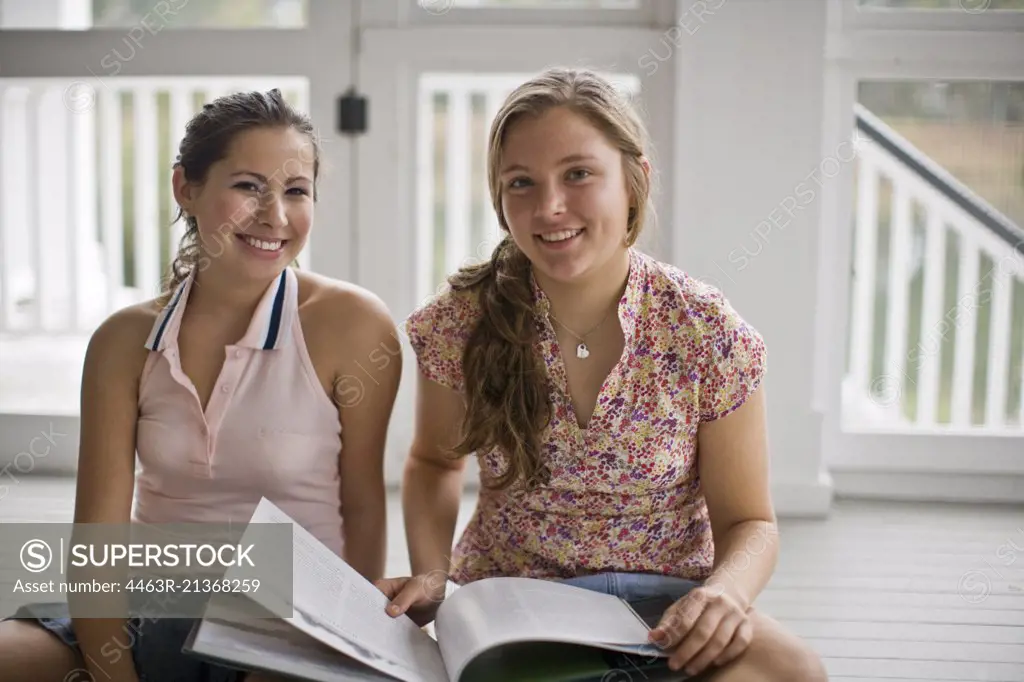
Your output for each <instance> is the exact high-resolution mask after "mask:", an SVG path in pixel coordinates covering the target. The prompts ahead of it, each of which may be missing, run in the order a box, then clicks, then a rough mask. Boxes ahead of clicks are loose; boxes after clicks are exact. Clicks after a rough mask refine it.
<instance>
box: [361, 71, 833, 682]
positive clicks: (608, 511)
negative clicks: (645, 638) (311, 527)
mask: <svg viewBox="0 0 1024 682" xmlns="http://www.w3.org/2000/svg"><path fill="white" fill-rule="evenodd" d="M646 144H647V143H646V138H645V132H644V128H643V126H642V124H641V122H640V120H639V118H638V117H637V115H636V114H635V112H634V111H633V110H632V109H631V108H630V106H629V104H628V102H626V101H625V100H624V98H623V97H621V96H620V95H619V94H618V92H617V91H616V89H615V88H614V87H613V86H612V85H611V84H609V83H608V82H607V81H606V80H604V79H602V78H600V77H598V76H597V75H595V74H593V73H591V72H587V71H580V70H569V69H551V70H548V71H546V72H544V73H543V74H540V75H538V76H537V77H535V78H533V79H531V80H529V81H528V82H526V83H524V84H522V85H521V86H519V87H518V88H516V89H515V90H514V91H513V92H512V93H511V94H510V95H509V97H508V98H507V99H506V101H505V103H504V105H503V106H502V108H501V109H500V110H499V112H498V114H497V116H496V118H495V120H494V122H493V125H492V127H491V130H490V139H489V164H488V179H489V184H490V190H491V198H492V201H493V205H494V210H495V211H496V213H497V216H498V220H499V224H500V226H501V229H502V230H503V231H504V232H505V236H504V239H503V240H502V242H501V243H500V245H499V246H498V247H497V248H496V249H495V251H494V253H493V256H492V258H491V259H490V261H488V262H485V263H482V264H479V265H475V266H472V267H466V268H463V269H461V270H460V271H459V272H457V273H455V274H454V275H452V276H451V277H450V278H449V283H450V286H449V287H447V288H446V289H445V290H444V291H443V292H442V293H440V294H439V295H438V296H436V297H434V298H433V299H432V300H430V301H429V302H427V303H425V304H424V305H422V306H420V307H419V308H418V309H417V310H416V311H415V312H414V313H413V315H411V316H410V318H409V320H408V322H407V327H406V330H407V332H408V335H409V338H410V340H411V342H412V346H413V348H414V349H415V352H416V355H417V362H418V366H419V369H420V376H419V380H418V388H417V394H418V397H417V413H416V426H415V437H414V442H413V445H412V449H411V454H410V458H409V460H408V463H407V467H406V470H405V480H404V493H403V494H404V506H405V523H406V535H407V537H408V542H409V549H410V555H411V561H412V573H413V576H411V577H403V578H390V579H386V580H382V581H379V582H378V587H379V588H380V589H381V590H382V591H383V592H384V593H385V594H386V595H387V596H388V598H389V600H390V601H391V606H390V607H389V612H390V613H392V614H393V615H397V614H399V613H407V614H409V615H410V616H412V617H413V618H414V619H416V620H418V621H419V622H425V621H428V620H430V619H431V618H432V617H433V613H434V612H435V610H436V607H437V605H438V603H439V601H440V600H441V599H443V593H442V588H443V586H442V585H439V584H438V583H439V582H441V581H437V580H432V579H431V578H432V577H433V576H435V575H437V573H438V572H440V571H443V572H445V574H447V575H448V576H449V577H450V579H451V580H452V581H453V582H454V583H456V584H466V583H468V582H471V581H474V580H478V579H481V578H487V577H491V576H529V577H535V578H543V579H552V580H562V581H566V582H568V583H570V584H575V585H578V586H581V587H585V588H589V589H596V590H602V591H609V592H613V593H615V594H618V595H619V596H622V597H625V598H627V599H636V598H642V597H646V596H655V595H661V596H671V597H672V598H673V599H675V600H676V601H675V602H674V604H673V606H672V607H671V608H669V609H668V610H667V611H666V612H665V614H664V616H663V618H662V621H661V623H660V624H659V626H658V627H657V628H655V629H654V630H653V631H652V638H653V639H654V641H655V642H657V643H658V644H660V645H662V646H665V647H668V648H670V649H671V650H672V654H671V659H670V666H671V667H672V668H673V669H684V668H685V670H686V671H687V672H688V673H690V674H699V673H707V674H709V675H710V677H709V679H712V680H716V681H722V682H724V681H728V680H751V679H758V680H780V681H781V680H785V681H786V682H797V681H802V680H806V681H816V680H821V679H826V674H825V671H824V669H823V667H822V663H821V661H820V660H819V658H818V657H817V656H816V655H815V654H814V652H813V651H812V650H811V649H810V648H809V647H808V646H807V645H806V644H805V643H804V642H802V641H801V640H799V639H797V638H796V637H794V636H793V635H792V634H790V633H788V632H787V631H786V630H785V629H784V628H783V627H781V626H780V624H779V623H777V622H776V621H774V620H773V619H771V618H770V617H768V616H767V615H765V614H763V613H761V612H760V611H758V610H757V609H756V608H754V606H753V605H754V602H755V599H756V598H757V596H758V594H759V593H760V592H761V590H762V589H763V588H764V586H765V584H766V583H767V582H768V579H769V577H770V575H771V573H772V570H773V568H774V565H775V560H776V555H777V543H776V536H777V533H776V525H775V523H776V520H775V514H774V510H773V507H772V503H771V500H770V496H769V487H768V447H767V438H766V428H765V396H764V389H763V387H762V378H763V376H764V373H765V368H766V350H765V345H764V343H763V340H762V338H761V336H760V335H759V334H758V332H757V331H756V330H755V329H753V328H752V327H751V326H750V325H748V324H747V323H746V322H745V321H744V320H743V319H742V318H741V316H740V315H739V314H738V313H737V312H736V311H735V310H734V309H733V308H732V307H731V306H730V305H729V303H728V301H727V300H726V299H725V298H724V297H723V295H722V293H721V292H720V291H718V290H716V289H715V288H713V287H711V286H709V285H707V284H704V283H702V282H700V281H698V280H696V279H694V278H692V277H690V276H689V275H687V274H686V273H685V272H683V271H681V270H679V269H677V268H675V267H673V266H671V265H668V264H665V263H661V262H658V261H656V260H655V259H653V258H651V257H650V256H648V255H645V254H644V253H642V252H640V251H639V250H638V249H637V248H636V247H635V246H634V244H635V243H636V241H637V238H638V237H639V235H640V233H641V230H642V229H643V227H644V222H645V216H646V213H647V206H648V203H649V193H650V185H651V166H650V163H649V161H648V158H647V147H646ZM472 453H475V454H476V455H477V456H478V458H479V461H480V464H481V483H482V487H481V491H480V496H479V501H478V505H477V508H476V511H475V513H474V515H473V517H472V518H471V520H470V521H469V525H468V527H467V528H466V530H465V532H464V533H463V535H462V536H461V538H459V540H458V542H457V544H455V547H454V551H453V550H452V544H453V540H454V530H455V523H456V518H457V514H458V508H459V501H460V496H461V489H462V483H461V478H462V473H463V468H464V465H465V462H466V459H465V456H466V455H469V454H472ZM450 554H451V555H452V556H451V557H450V558H449V555H450Z"/></svg>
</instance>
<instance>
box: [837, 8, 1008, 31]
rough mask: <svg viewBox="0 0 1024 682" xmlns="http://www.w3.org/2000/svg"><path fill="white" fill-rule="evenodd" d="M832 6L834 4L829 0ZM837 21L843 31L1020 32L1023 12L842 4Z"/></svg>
mask: <svg viewBox="0 0 1024 682" xmlns="http://www.w3.org/2000/svg"><path fill="white" fill-rule="evenodd" d="M829 1H830V2H831V1H832V0H829ZM840 3H841V4H840V5H839V7H838V10H839V12H838V14H837V15H836V18H837V20H838V21H839V22H840V24H841V28H842V30H849V31H859V30H875V31H908V30H912V31H996V32H1005V31H1007V30H1009V31H1014V30H1016V31H1020V30H1022V29H1024V10H994V9H991V8H990V7H989V5H990V4H991V0H960V7H957V8H953V9H889V8H881V7H861V6H860V5H859V0H840Z"/></svg>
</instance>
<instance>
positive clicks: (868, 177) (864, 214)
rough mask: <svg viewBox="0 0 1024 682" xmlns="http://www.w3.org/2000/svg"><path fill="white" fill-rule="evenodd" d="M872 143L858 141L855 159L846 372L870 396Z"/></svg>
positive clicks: (874, 188)
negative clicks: (850, 315) (852, 271)
mask: <svg viewBox="0 0 1024 682" xmlns="http://www.w3.org/2000/svg"><path fill="white" fill-rule="evenodd" d="M873 153H874V147H873V146H872V145H862V146H861V148H860V155H859V157H858V161H857V224H856V236H855V238H856V244H855V247H854V248H855V251H854V253H855V255H854V259H855V260H854V263H855V265H854V268H855V281H854V293H853V335H852V344H853V347H852V348H851V357H850V376H851V378H852V381H853V387H854V393H855V395H857V396H858V397H860V396H864V397H866V398H869V397H870V394H869V391H870V381H871V380H870V379H869V376H868V375H869V373H870V372H871V357H872V347H873V344H872V341H871V339H872V328H873V326H874V325H873V321H874V320H873V318H874V310H875V259H876V243H877V239H878V235H877V221H878V182H879V174H878V170H877V167H876V166H875V163H874V159H873V158H872V157H873Z"/></svg>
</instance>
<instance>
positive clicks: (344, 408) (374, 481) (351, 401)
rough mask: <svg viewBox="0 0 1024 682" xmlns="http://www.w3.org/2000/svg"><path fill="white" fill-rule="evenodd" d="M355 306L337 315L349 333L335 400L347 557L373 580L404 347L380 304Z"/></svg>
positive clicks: (380, 553) (382, 548)
mask: <svg viewBox="0 0 1024 682" xmlns="http://www.w3.org/2000/svg"><path fill="white" fill-rule="evenodd" d="M358 308H359V309H358V311H352V312H348V313H346V314H345V315H343V316H341V318H340V319H347V320H348V321H349V328H350V330H351V332H350V333H349V334H348V336H347V342H346V343H345V344H344V346H345V349H344V357H343V358H342V359H341V367H340V371H339V376H338V378H337V380H336V381H335V390H334V399H335V402H336V403H337V404H338V409H339V414H340V418H341V424H342V434H341V435H342V442H343V446H342V452H341V457H340V463H339V468H340V476H341V513H342V517H343V519H344V521H343V523H344V537H345V550H344V551H345V561H346V562H348V563H349V564H350V565H352V566H353V567H354V568H355V569H356V570H357V571H359V573H360V574H362V575H363V576H364V577H365V578H366V579H367V580H370V581H374V580H378V579H380V578H381V577H383V574H384V563H385V559H386V552H387V500H386V492H385V489H384V452H385V444H386V440H387V432H388V424H389V422H390V419H391V412H392V408H393V407H394V403H395V396H396V394H397V393H398V385H399V381H400V380H401V376H402V355H401V351H402V348H401V344H400V343H399V341H398V335H397V332H396V330H395V325H394V323H393V322H392V320H391V316H390V315H389V313H388V311H387V309H386V308H385V307H384V305H383V303H381V302H380V301H379V300H377V299H375V298H365V297H364V298H361V299H360V303H359V306H358ZM351 320H356V322H355V324H352V322H351Z"/></svg>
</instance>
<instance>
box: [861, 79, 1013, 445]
mask: <svg viewBox="0 0 1024 682" xmlns="http://www.w3.org/2000/svg"><path fill="white" fill-rule="evenodd" d="M857 119H858V137H859V138H861V139H864V140H868V142H866V143H864V144H861V145H860V146H859V148H858V153H857V157H856V165H857V174H856V187H855V191H854V206H855V217H854V220H855V230H854V245H853V253H854V254H855V255H854V262H853V264H852V265H853V273H852V274H853V278H854V279H853V287H852V298H851V314H852V319H851V339H852V344H851V349H850V357H849V366H848V370H849V375H848V377H847V386H846V388H847V390H846V392H845V393H844V395H845V399H846V403H845V408H844V409H845V410H846V412H847V415H848V416H850V417H852V418H854V419H856V420H858V421H860V422H865V421H867V422H871V423H873V424H883V425H887V426H888V425H894V424H895V425H899V426H907V425H910V426H927V427H929V428H932V427H934V426H955V427H958V428H975V429H986V428H988V429H1005V428H1007V427H1011V428H1019V427H1024V83H1020V82H992V81H983V82H982V81H979V82H970V81H954V82H936V81H912V82H893V81H878V82H862V83H861V84H860V87H859V94H858V112H857Z"/></svg>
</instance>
